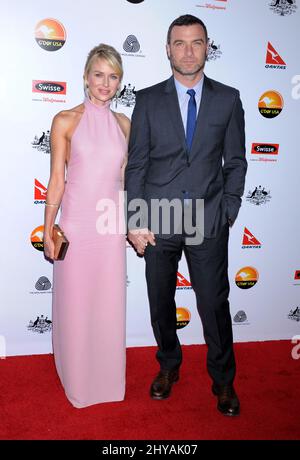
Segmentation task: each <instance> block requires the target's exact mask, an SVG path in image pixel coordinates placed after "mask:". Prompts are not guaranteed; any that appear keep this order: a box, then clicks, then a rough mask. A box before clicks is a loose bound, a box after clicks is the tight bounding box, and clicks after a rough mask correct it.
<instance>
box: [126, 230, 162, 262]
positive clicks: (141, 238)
mask: <svg viewBox="0 0 300 460" xmlns="http://www.w3.org/2000/svg"><path fill="white" fill-rule="evenodd" d="M127 238H128V240H129V241H130V242H131V243H132V244H133V246H134V248H135V250H136V251H137V253H138V254H139V255H141V256H143V255H144V253H145V249H146V247H147V245H148V243H150V244H152V246H155V244H156V243H155V236H154V233H152V232H150V230H148V228H141V229H135V230H131V231H130V232H128V235H127Z"/></svg>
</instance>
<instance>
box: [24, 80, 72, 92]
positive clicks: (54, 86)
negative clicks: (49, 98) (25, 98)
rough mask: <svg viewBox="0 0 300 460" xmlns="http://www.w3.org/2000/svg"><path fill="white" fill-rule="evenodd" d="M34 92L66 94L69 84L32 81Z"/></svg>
mask: <svg viewBox="0 0 300 460" xmlns="http://www.w3.org/2000/svg"><path fill="white" fill-rule="evenodd" d="M32 92H33V93H55V94H66V92H67V83H66V82H62V81H43V80H33V81H32Z"/></svg>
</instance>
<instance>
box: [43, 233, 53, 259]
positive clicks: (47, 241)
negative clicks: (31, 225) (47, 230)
mask: <svg viewBox="0 0 300 460" xmlns="http://www.w3.org/2000/svg"><path fill="white" fill-rule="evenodd" d="M44 255H45V257H47V258H48V259H52V260H53V259H54V241H53V240H52V238H50V236H44Z"/></svg>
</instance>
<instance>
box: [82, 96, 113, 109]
mask: <svg viewBox="0 0 300 460" xmlns="http://www.w3.org/2000/svg"><path fill="white" fill-rule="evenodd" d="M110 103H111V101H110V100H108V101H106V102H105V103H104V104H102V105H97V104H94V102H92V101H91V100H90V98H89V97H88V96H86V97H85V99H84V105H85V106H86V107H88V108H91V109H92V110H94V111H95V112H102V111H103V110H109V108H110Z"/></svg>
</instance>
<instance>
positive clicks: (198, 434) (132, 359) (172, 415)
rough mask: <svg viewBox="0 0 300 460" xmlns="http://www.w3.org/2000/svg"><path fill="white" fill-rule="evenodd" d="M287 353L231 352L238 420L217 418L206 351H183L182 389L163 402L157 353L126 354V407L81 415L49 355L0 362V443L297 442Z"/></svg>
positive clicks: (294, 368) (293, 367) (298, 371)
mask: <svg viewBox="0 0 300 460" xmlns="http://www.w3.org/2000/svg"><path fill="white" fill-rule="evenodd" d="M291 350H292V344H291V342H289V341H280V342H257V343H242V344H236V345H235V351H236V358H237V364H238V374H237V378H236V384H235V387H236V390H237V392H238V394H239V397H240V400H241V415H240V417H238V418H230V417H224V416H223V415H221V414H219V413H218V412H217V410H216V399H215V397H214V396H212V394H211V390H210V379H209V377H208V376H207V373H206V368H205V358H206V346H205V345H200V346H199V345H197V346H196V345H193V346H184V347H183V357H184V361H183V365H182V368H181V377H180V381H179V382H178V383H177V384H176V385H175V386H174V387H173V392H172V396H171V397H170V398H169V399H168V400H165V401H153V400H151V399H150V398H149V396H148V390H149V385H150V382H151V380H152V378H153V377H154V375H155V373H156V371H157V369H158V366H157V364H156V361H155V359H154V353H155V348H153V347H146V348H129V349H128V351H127V393H126V400H125V401H124V402H121V403H107V404H102V405H97V406H92V407H89V408H86V409H74V408H73V407H72V406H71V405H70V404H69V402H68V401H67V399H66V398H65V396H64V392H63V389H62V388H61V386H60V383H59V380H58V377H57V375H56V371H55V368H54V363H53V357H52V355H38V356H25V357H23V356H22V357H10V358H7V359H4V360H1V361H0V406H1V409H0V410H1V413H2V415H1V423H0V439H9V440H12V439H28V440H29V439H35V440H38V439H107V440H115V439H121V440H128V439H131V440H139V439H144V440H151V439H153V440H155V439H161V440H176V439H178V440H188V439H190V440H192V439H194V440H202V439H207V440H231V439H232V440H237V439H242V440H249V439H253V440H254V439H255V440H256V439H257V440H259V439H267V440H279V439H282V440H292V439H300V423H299V421H300V359H299V360H294V359H292V357H291ZM104 378H105V377H104Z"/></svg>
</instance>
